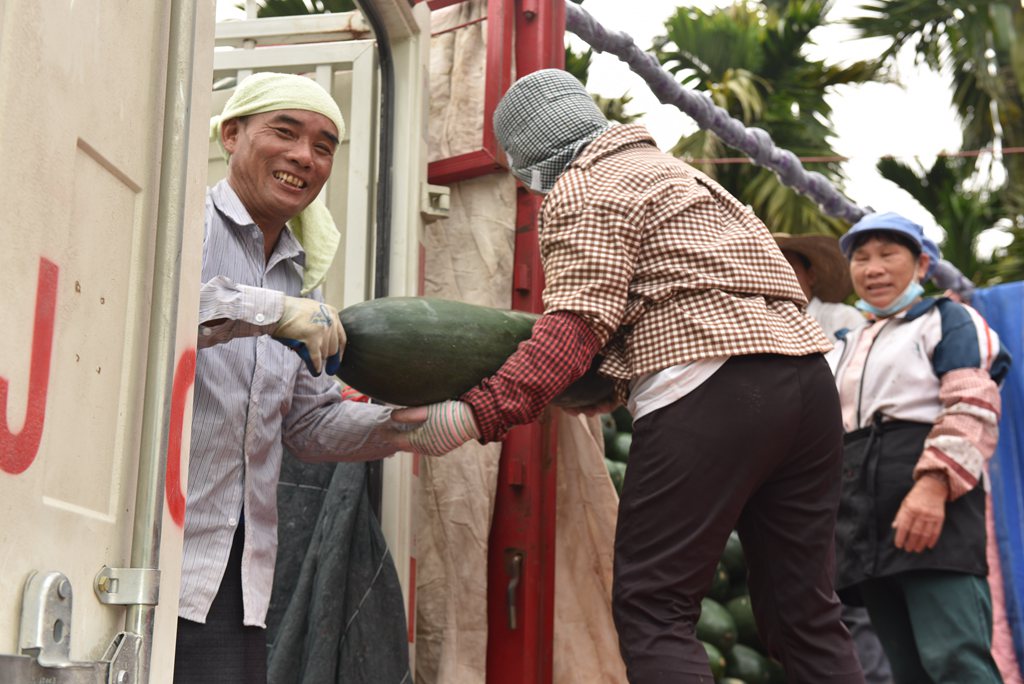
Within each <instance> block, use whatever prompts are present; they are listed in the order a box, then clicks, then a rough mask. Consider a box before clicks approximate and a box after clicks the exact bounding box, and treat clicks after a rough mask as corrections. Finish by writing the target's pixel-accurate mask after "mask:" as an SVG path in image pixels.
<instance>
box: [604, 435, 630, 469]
mask: <svg viewBox="0 0 1024 684" xmlns="http://www.w3.org/2000/svg"><path fill="white" fill-rule="evenodd" d="M632 446H633V435H632V434H630V433H628V432H617V433H615V436H614V437H612V445H611V449H608V450H607V451H605V456H606V457H608V458H610V459H612V460H613V461H618V462H619V463H628V462H629V450H630V448H631V447H632Z"/></svg>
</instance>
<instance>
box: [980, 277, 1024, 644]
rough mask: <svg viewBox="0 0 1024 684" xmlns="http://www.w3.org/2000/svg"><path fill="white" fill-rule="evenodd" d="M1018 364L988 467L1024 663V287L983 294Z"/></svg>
mask: <svg viewBox="0 0 1024 684" xmlns="http://www.w3.org/2000/svg"><path fill="white" fill-rule="evenodd" d="M972 303H973V304H974V307H975V308H976V309H977V310H978V311H979V312H981V315H982V316H984V317H985V319H986V320H987V321H988V323H989V325H990V326H992V329H993V330H995V331H996V332H997V333H999V336H1000V337H1001V338H1002V341H1003V344H1004V345H1005V346H1006V347H1007V349H1008V350H1009V353H1010V355H1011V356H1012V357H1013V358H1014V359H1016V360H1017V363H1016V364H1014V365H1013V366H1012V367H1010V368H1009V369H1008V372H1007V373H1006V377H1005V381H1004V384H1003V386H1002V396H1003V417H1002V420H1001V421H1000V423H999V444H998V445H997V447H996V452H995V455H994V456H993V457H992V460H991V462H990V463H989V477H990V480H991V483H992V507H993V509H994V512H995V527H996V540H997V541H998V543H999V560H1000V563H1001V564H1002V570H1003V590H1004V591H1005V593H1006V612H1007V618H1008V619H1009V622H1010V628H1011V630H1012V631H1013V643H1014V647H1015V649H1016V651H1017V659H1018V660H1019V661H1021V662H1024V362H1022V360H1024V282H1016V283H1007V284H1005V285H997V286H996V287H991V288H986V289H983V290H978V291H977V292H976V293H975V295H974V300H973V302H972Z"/></svg>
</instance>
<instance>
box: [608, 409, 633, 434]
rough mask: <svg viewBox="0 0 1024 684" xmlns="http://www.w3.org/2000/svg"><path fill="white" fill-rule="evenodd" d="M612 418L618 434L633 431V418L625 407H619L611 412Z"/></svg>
mask: <svg viewBox="0 0 1024 684" xmlns="http://www.w3.org/2000/svg"><path fill="white" fill-rule="evenodd" d="M612 418H614V419H615V428H616V429H617V430H618V431H619V432H632V431H633V416H632V415H631V414H630V413H629V409H627V408H626V407H625V406H619V407H617V408H616V409H615V410H614V411H612Z"/></svg>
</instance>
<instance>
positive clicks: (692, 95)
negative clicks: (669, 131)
mask: <svg viewBox="0 0 1024 684" xmlns="http://www.w3.org/2000/svg"><path fill="white" fill-rule="evenodd" d="M565 28H566V30H567V31H571V32H572V33H575V34H576V35H577V36H579V37H580V38H581V39H582V40H583V41H584V42H586V43H587V44H588V45H590V46H591V47H593V48H594V49H595V50H597V51H598V52H609V53H611V54H613V55H615V56H616V57H618V58H619V59H620V60H621V61H623V62H625V63H626V64H628V65H629V68H630V69H631V70H632V71H633V72H634V73H636V74H637V75H639V76H640V77H641V78H642V79H644V81H645V82H646V83H647V85H648V86H649V87H650V89H651V92H652V93H654V96H655V97H657V98H658V100H659V101H660V102H662V103H663V104H668V105H672V106H674V107H676V108H677V109H679V110H680V111H682V112H683V113H685V114H687V115H689V116H690V117H691V118H692V119H693V120H694V121H696V122H697V125H698V126H700V127H701V128H702V129H704V130H708V131H711V132H713V133H714V134H715V135H717V136H718V137H719V138H721V139H722V142H724V143H725V144H726V145H729V146H730V147H732V148H734V149H736V150H739V151H740V152H742V153H743V154H745V155H747V156H748V157H749V158H750V159H751V161H753V162H754V163H755V164H757V165H758V166H763V167H764V168H766V169H770V170H772V171H774V172H775V175H777V176H778V177H779V180H780V181H782V184H783V185H785V186H787V187H790V188H793V189H794V190H796V191H797V192H798V193H800V194H801V195H804V196H805V197H808V198H810V199H811V200H812V201H814V202H815V203H817V205H818V206H819V207H820V208H821V210H822V211H823V212H825V213H826V214H828V215H829V216H835V217H837V218H841V219H843V220H845V221H848V222H850V223H856V222H857V221H858V220H860V219H861V217H863V216H864V215H865V214H867V213H869V212H870V211H871V210H870V209H866V208H864V207H861V206H858V205H856V204H854V203H853V202H851V201H850V200H849V199H848V198H847V197H846V196H844V195H843V194H842V193H841V192H839V191H838V190H837V189H836V188H835V186H834V185H832V183H831V182H830V181H829V179H828V178H826V177H825V176H823V175H822V174H820V173H818V172H816V171H808V170H807V169H805V168H804V166H803V164H802V163H801V162H800V160H799V159H798V158H797V156H796V155H795V154H793V153H792V152H790V151H789V150H784V149H782V148H780V147H777V146H776V145H775V143H774V142H773V141H772V138H771V136H770V135H769V134H768V132H767V131H765V130H764V129H761V128H755V127H746V126H744V125H743V123H742V122H741V121H739V120H737V119H735V118H733V117H732V116H731V115H730V114H729V112H727V111H726V110H724V109H722V108H721V107H719V106H718V105H716V104H715V103H714V102H712V100H711V98H710V97H709V96H708V95H707V94H706V93H702V92H699V91H696V90H690V89H687V88H684V87H683V86H681V85H680V84H679V83H678V82H677V81H676V80H675V78H674V77H673V76H672V74H671V73H669V72H668V71H667V70H665V69H664V68H663V67H662V66H661V64H660V63H659V62H658V59H657V58H656V57H655V56H654V55H652V54H650V53H648V52H644V51H643V50H641V49H640V48H639V47H637V45H636V43H635V42H634V41H633V38H632V37H631V36H630V35H629V34H627V33H625V32H623V31H609V30H608V29H606V28H605V27H604V26H602V25H601V24H600V23H598V21H597V20H596V19H594V18H593V17H592V16H591V15H590V14H589V13H587V11H586V10H584V9H583V8H581V7H580V6H579V5H576V4H575V3H573V2H566V4H565ZM932 279H933V280H934V281H935V283H936V285H938V286H939V287H940V288H944V289H952V290H954V291H955V292H957V293H958V294H960V295H961V296H964V297H965V298H967V299H968V300H969V298H970V295H971V294H973V292H974V283H972V282H971V281H970V280H969V279H968V278H967V277H966V276H964V275H963V274H962V273H961V272H960V271H959V270H958V269H957V268H956V266H954V265H953V264H951V263H950V262H948V261H946V260H945V259H942V260H940V262H939V268H936V270H935V273H934V274H933V276H932Z"/></svg>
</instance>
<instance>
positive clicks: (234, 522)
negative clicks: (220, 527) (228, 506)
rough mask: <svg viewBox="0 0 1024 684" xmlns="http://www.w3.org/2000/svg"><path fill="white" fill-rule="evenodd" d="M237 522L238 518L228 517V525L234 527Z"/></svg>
mask: <svg viewBox="0 0 1024 684" xmlns="http://www.w3.org/2000/svg"><path fill="white" fill-rule="evenodd" d="M237 524H238V518H228V527H234V526H235V525H237Z"/></svg>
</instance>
